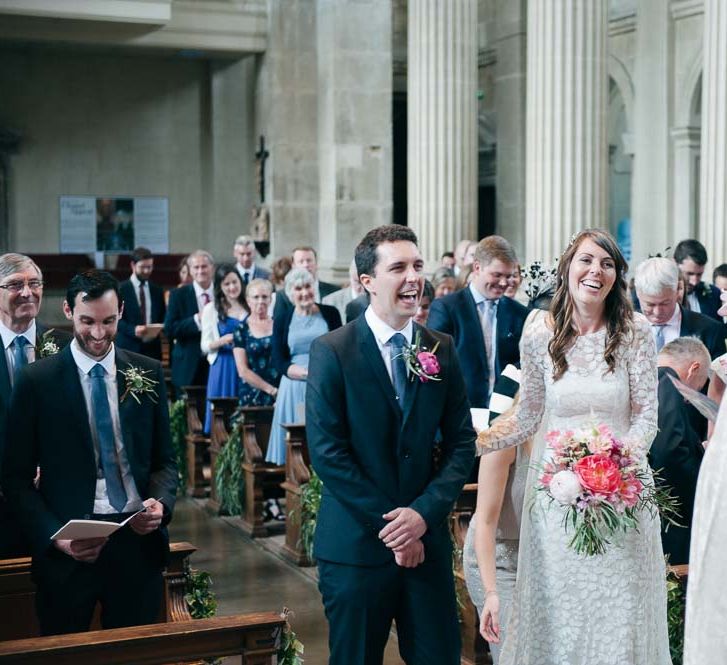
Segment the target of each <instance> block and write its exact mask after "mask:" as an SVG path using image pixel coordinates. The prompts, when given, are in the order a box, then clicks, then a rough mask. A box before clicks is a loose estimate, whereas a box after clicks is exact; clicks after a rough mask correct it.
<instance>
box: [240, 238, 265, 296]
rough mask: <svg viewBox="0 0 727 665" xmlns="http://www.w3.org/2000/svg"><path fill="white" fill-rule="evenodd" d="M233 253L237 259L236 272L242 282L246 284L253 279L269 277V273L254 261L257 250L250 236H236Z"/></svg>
mask: <svg viewBox="0 0 727 665" xmlns="http://www.w3.org/2000/svg"><path fill="white" fill-rule="evenodd" d="M233 254H234V255H235V259H236V260H237V265H236V266H235V267H236V268H237V272H239V273H240V279H242V283H243V284H244V285H245V286H247V285H248V284H249V283H250V282H252V280H253V279H269V278H270V273H269V272H268V271H267V270H265V268H262V267H260V266H259V265H257V263H255V257H256V255H257V250H256V249H255V241H254V240H253V239H252V237H251V236H237V238H236V239H235V246H234V248H233Z"/></svg>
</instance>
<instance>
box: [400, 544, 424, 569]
mask: <svg viewBox="0 0 727 665" xmlns="http://www.w3.org/2000/svg"><path fill="white" fill-rule="evenodd" d="M394 560H395V561H396V565H397V566H401V567H402V568H416V567H417V566H418V565H419V564H420V563H424V544H423V543H422V541H421V540H415V541H414V542H413V543H411V544H410V545H407V546H406V547H402V548H401V549H398V550H395V551H394Z"/></svg>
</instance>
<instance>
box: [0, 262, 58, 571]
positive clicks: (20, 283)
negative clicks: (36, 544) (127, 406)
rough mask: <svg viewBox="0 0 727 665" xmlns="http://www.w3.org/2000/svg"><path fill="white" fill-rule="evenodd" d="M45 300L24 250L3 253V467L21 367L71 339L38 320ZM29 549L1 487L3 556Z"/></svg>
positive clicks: (0, 328)
mask: <svg viewBox="0 0 727 665" xmlns="http://www.w3.org/2000/svg"><path fill="white" fill-rule="evenodd" d="M42 300H43V274H42V273H41V271H40V268H39V267H38V266H37V265H36V263H35V262H34V261H33V260H32V259H31V258H30V257H28V256H25V255H23V254H12V253H11V254H3V255H2V256H0V337H2V343H3V352H2V353H0V467H1V466H2V460H3V453H4V450H5V428H6V423H7V418H8V409H9V407H10V398H11V395H12V392H13V386H14V385H15V379H16V376H17V375H18V373H19V372H20V370H21V369H22V368H23V367H24V366H25V365H27V364H29V363H32V362H35V361H36V360H38V359H39V358H40V357H42V356H45V355H51V353H52V352H53V351H54V350H60V349H61V348H63V347H64V346H66V345H67V344H68V343H69V342H70V341H71V336H70V335H69V334H68V333H65V332H62V331H60V330H54V329H49V328H48V326H46V325H44V324H43V323H41V322H40V321H39V320H38V313H39V312H40V305H41V302H42ZM26 553H27V545H26V544H25V543H24V541H23V538H22V535H21V533H20V532H19V530H18V528H17V526H16V524H15V520H14V519H13V517H12V515H11V512H10V510H9V509H8V507H7V503H6V502H5V498H4V497H3V495H2V492H1V491H0V557H3V558H7V557H10V556H11V555H18V556H19V555H23V554H26Z"/></svg>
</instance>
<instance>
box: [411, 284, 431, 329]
mask: <svg viewBox="0 0 727 665" xmlns="http://www.w3.org/2000/svg"><path fill="white" fill-rule="evenodd" d="M432 300H434V287H433V286H432V283H431V282H430V281H429V280H428V279H425V280H424V288H423V289H422V297H421V298H420V299H419V305H418V306H417V311H416V314H415V315H414V317H413V318H414V323H418V324H419V325H420V326H426V325H427V321H428V319H429V310H430V308H431V306H432Z"/></svg>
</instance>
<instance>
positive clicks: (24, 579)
mask: <svg viewBox="0 0 727 665" xmlns="http://www.w3.org/2000/svg"><path fill="white" fill-rule="evenodd" d="M196 550H197V548H196V547H194V545H190V544H189V543H171V544H170V545H169V558H170V560H169V565H168V566H167V569H166V571H165V572H164V597H163V599H162V608H161V612H160V616H159V621H160V622H171V621H187V620H188V619H191V618H192V617H191V616H190V614H189V608H188V607H187V603H186V601H185V600H184V594H185V591H186V590H185V580H184V572H185V567H186V565H187V561H188V559H189V557H190V556H191V555H192V553H193V552H195V551H196ZM30 563H31V562H30V557H20V558H17V559H3V560H0V617H2V621H0V641H2V640H15V639H21V638H26V637H34V636H37V635H38V620H37V618H36V615H35V584H34V583H33V580H32V579H31V576H30ZM100 626H101V624H100V623H99V621H98V615H96V616H95V617H94V623H93V624H92V628H100Z"/></svg>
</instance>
